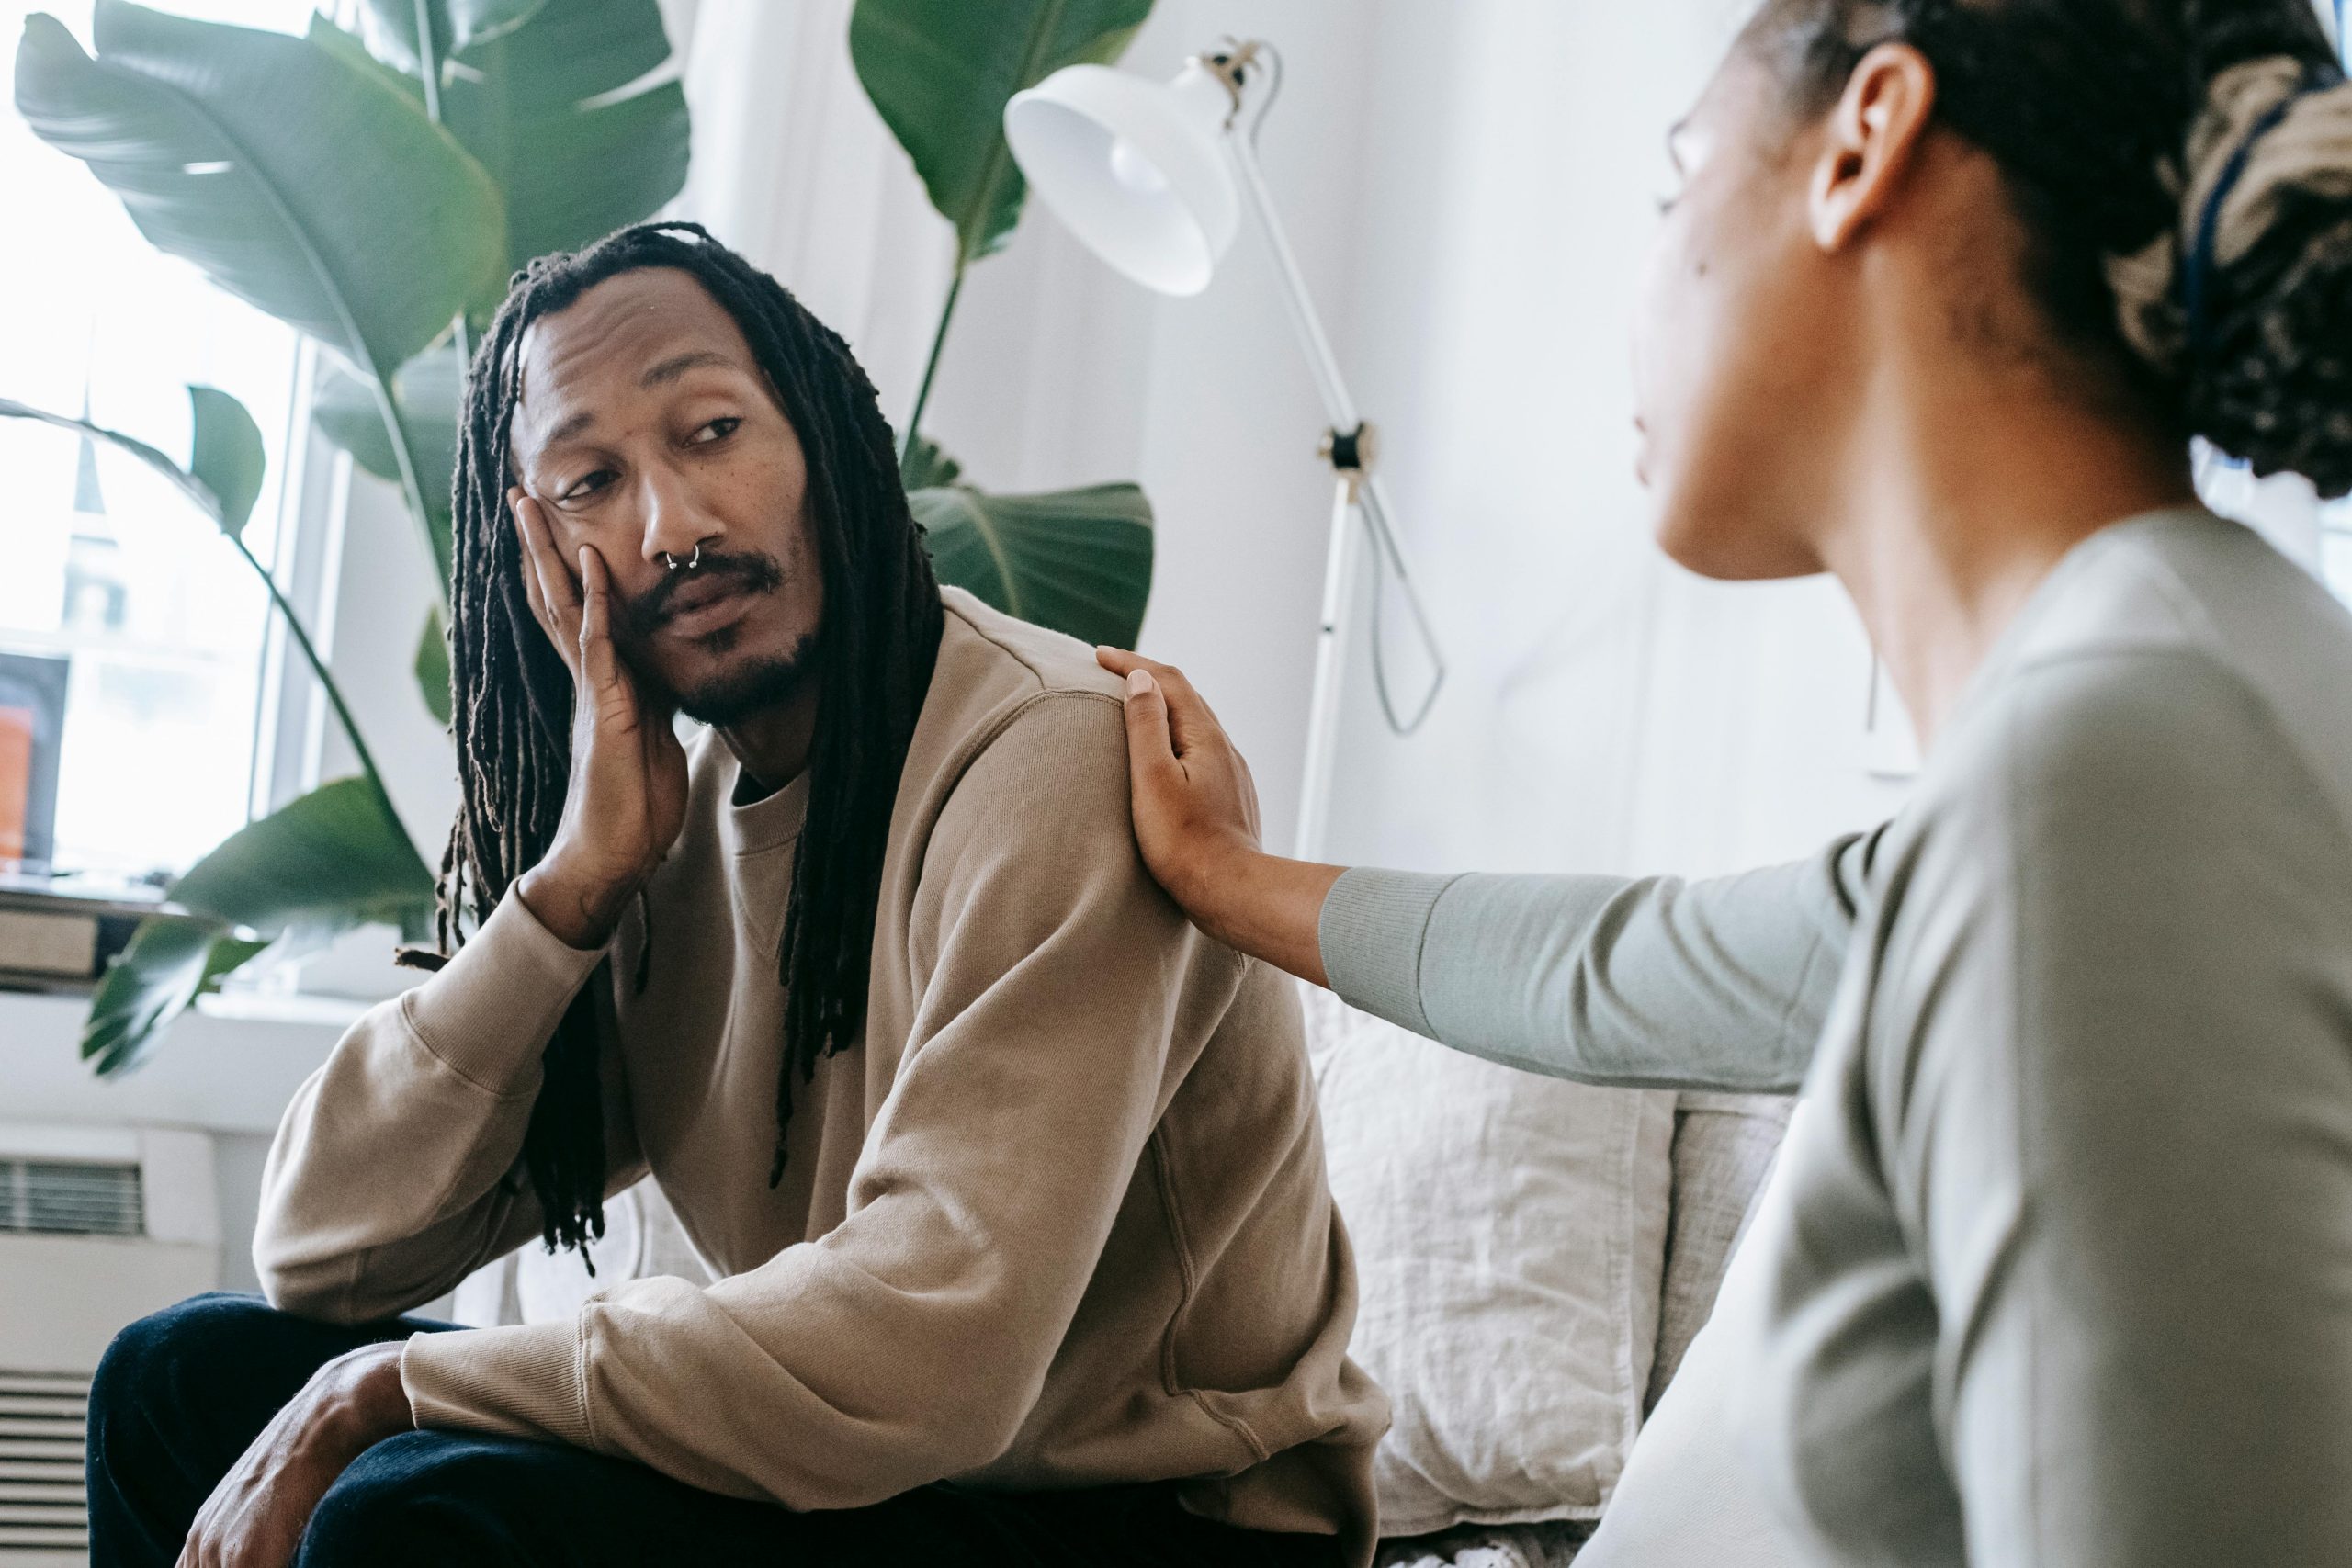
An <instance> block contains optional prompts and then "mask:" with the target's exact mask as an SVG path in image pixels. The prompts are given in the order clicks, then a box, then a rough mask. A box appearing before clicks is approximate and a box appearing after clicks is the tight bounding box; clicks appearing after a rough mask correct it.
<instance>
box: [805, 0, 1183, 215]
mask: <svg viewBox="0 0 2352 1568" xmlns="http://www.w3.org/2000/svg"><path fill="white" fill-rule="evenodd" d="M1150 13H1151V0H988V3H987V4H981V3H979V0H857V9H856V10H854V12H852V13H851V14H850V23H849V49H850V58H851V60H852V61H853V62H855V64H856V66H857V75H858V80H859V81H861V82H863V83H864V84H865V93H866V96H868V97H870V98H872V99H873V100H874V107H876V108H877V109H879V110H881V111H882V118H883V121H884V122H885V123H886V124H888V126H889V128H890V131H891V134H892V135H894V136H896V137H897V138H898V139H899V145H900V146H902V147H904V148H905V149H906V150H907V152H908V155H909V156H910V157H911V158H913V160H914V164H915V172H916V173H917V174H919V175H922V183H923V186H924V188H926V189H927V190H929V191H930V193H931V202H932V205H933V207H936V208H937V209H939V210H940V212H941V213H942V214H944V216H945V217H946V219H947V220H948V221H949V222H951V223H953V224H955V225H956V242H957V244H958V246H959V254H960V255H961V257H962V259H963V260H964V261H966V262H973V261H977V260H978V259H979V258H980V257H982V256H984V255H987V254H989V253H990V252H992V251H995V250H997V249H999V248H1001V246H1002V245H1003V244H1004V243H1005V241H1006V239H1007V238H1008V237H1009V236H1010V235H1011V234H1012V228H1013V225H1014V224H1016V223H1018V222H1019V221H1020V220H1021V203H1022V199H1023V197H1024V196H1025V195H1026V194H1027V187H1026V186H1025V185H1024V184H1023V181H1022V178H1021V171H1020V170H1019V169H1018V168H1016V167H1015V166H1014V164H1013V162H1012V152H1011V151H1010V150H1009V149H1008V148H1007V147H1006V146H1005V142H1004V106H1005V103H1006V102H1007V100H1009V99H1010V98H1011V97H1012V95H1013V94H1015V93H1017V92H1020V91H1021V90H1022V89H1023V88H1024V87H1032V86H1035V85H1036V84H1037V83H1039V82H1040V81H1043V80H1044V79H1045V78H1046V77H1047V76H1049V75H1051V74H1052V73H1055V72H1057V71H1058V70H1060V69H1061V68H1062V67H1063V66H1065V65H1076V64H1080V63H1081V62H1092V63H1095V64H1108V63H1110V62H1112V61H1114V60H1116V59H1117V58H1118V57H1119V55H1120V53H1121V52H1122V51H1125V49H1126V47H1127V40H1128V39H1132V38H1133V37H1134V36H1135V33H1136V28H1139V27H1141V26H1142V25H1143V21H1144V18H1145V17H1148V15H1150Z"/></svg>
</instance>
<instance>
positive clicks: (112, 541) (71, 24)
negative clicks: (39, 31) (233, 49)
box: [0, 0, 311, 875]
mask: <svg viewBox="0 0 2352 1568" xmlns="http://www.w3.org/2000/svg"><path fill="white" fill-rule="evenodd" d="M168 3H169V5H170V8H171V9H173V10H175V11H178V12H181V13H184V14H188V15H194V16H199V17H204V18H206V19H208V20H215V21H230V22H236V23H240V24H243V25H246V26H257V27H270V28H278V29H280V30H286V31H295V30H300V28H302V27H303V26H305V25H306V23H307V21H308V18H309V16H310V13H311V5H310V3H309V0H168ZM37 10H40V11H47V12H49V13H50V14H51V15H52V16H55V17H57V18H58V19H59V20H60V21H62V22H63V23H64V24H65V25H66V26H67V27H68V28H72V29H73V30H74V34H75V36H76V37H78V38H79V39H82V41H83V44H84V46H85V48H86V47H87V46H88V43H89V36H90V35H89V25H90V11H91V5H90V0H33V3H26V0H0V34H4V35H5V36H6V38H8V39H12V40H13V39H17V38H18V37H20V36H21V35H22V32H23V28H24V19H25V17H26V16H27V15H28V13H29V12H32V11H37ZM0 201H5V203H6V209H7V210H8V218H9V225H10V243H8V244H7V245H6V246H0V298H5V299H7V300H8V301H9V302H10V304H9V308H8V309H7V310H6V311H5V312H0V395H6V396H8V397H13V398H16V399H17V400H20V401H23V402H28V403H31V404H34V405H36V406H38V407H41V408H45V409H50V410H53V411H56V412H63V413H74V414H81V413H85V412H86V416H87V417H88V418H89V419H91V420H92V421H94V422H95V423H98V424H100V425H104V426H107V427H110V428H113V429H116V430H120V431H123V432H125V433H127V434H131V435H135V436H137V437H139V438H140V439H141V440H144V441H147V442H150V443H152V444H153V445H154V446H158V447H160V448H162V449H163V450H164V451H165V452H167V453H170V454H172V455H174V456H175V457H185V456H186V454H187V442H188V402H187V390H186V388H187V385H188V384H189V383H191V382H195V383H201V384H206V385H210V386H215V387H219V388H220V389H222V390H224V391H227V392H230V393H232V394H233V395H234V396H235V397H236V398H238V399H239V400H241V401H243V403H244V405H245V406H246V408H247V409H249V410H250V411H251V412H252V413H253V415H254V420H255V421H256V422H257V423H259V424H260V426H261V429H262V434H263V439H264V442H265V445H266V448H267V451H268V456H269V472H268V486H267V488H266V490H265V491H263V493H262V496H261V500H260V502H259V503H258V504H257V505H256V506H255V507H254V515H253V520H252V522H251V524H250V525H249V526H248V529H247V533H246V537H247V539H248V541H249V542H250V543H251V544H252V546H253V547H254V553H255V554H256V555H258V556H259V557H260V558H262V559H263V560H264V561H269V560H272V559H274V558H277V556H279V555H280V554H282V553H284V547H285V545H286V543H287V536H288V533H289V531H290V527H291V519H292V515H293V509H292V508H290V507H289V506H288V505H287V504H286V503H285V500H284V498H285V497H286V496H287V494H288V479H289V473H288V463H289V454H299V453H300V450H301V449H302V446H303V445H304V443H303V442H301V441H289V439H288V434H289V432H292V431H294V430H295V429H296V428H297V426H296V421H297V419H298V417H299V418H301V419H303V420H305V421H307V411H306V410H304V409H302V408H300V406H299V405H300V401H301V400H300V398H299V397H298V389H299V386H298V384H299V381H300V375H301V370H302V366H303V362H304V355H303V353H302V350H301V347H300V344H299V342H298V340H297V335H296V334H295V333H293V332H292V331H291V330H290V329H289V328H288V327H286V326H284V325H282V324H280V323H279V322H277V321H275V320H274V319H272V318H271V317H268V316H266V315H264V314H263V313H262V312H260V311H258V310H254V309H253V308H252V307H250V306H248V305H246V304H244V303H243V301H241V300H237V299H232V298H231V297H229V296H228V295H225V294H223V293H221V292H220V290H218V289H216V288H212V287H211V286H210V285H209V283H207V282H206V281H205V279H204V277H203V276H202V275H201V274H200V273H198V271H197V270H196V269H195V268H194V267H193V266H191V265H188V264H187V263H185V262H182V261H180V260H178V259H176V258H175V257H171V256H167V255H164V254H162V253H161V252H159V251H157V250H156V249H155V248H154V247H153V246H152V245H151V244H149V243H147V241H146V239H145V237H144V236H142V235H141V233H140V232H139V231H138V230H137V228H136V227H135V226H134V225H133V224H132V223H131V221H130V217H129V215H128V214H126V213H125V212H124V210H123V209H122V205H121V203H120V202H119V200H117V199H116V197H115V196H114V194H113V192H111V191H110V190H108V189H107V187H106V186H104V185H102V184H101V183H100V182H99V181H98V180H97V178H96V176H95V175H92V174H91V173H90V172H89V171H88V170H87V169H86V168H85V167H84V166H83V164H81V163H80V162H79V161H77V160H75V159H73V158H70V157H67V156H65V155H64V154H63V153H61V152H56V151H54V150H53V149H51V147H49V146H48V145H47V144H45V143H44V142H42V141H40V139H39V138H37V137H36V136H34V135H33V133H32V132H31V130H29V129H28V127H27V126H26V125H25V123H24V122H23V121H22V120H21V119H20V118H17V116H16V115H15V114H14V113H13V112H6V113H0ZM0 473H5V474H6V475H7V476H8V485H7V489H6V501H5V502H0V506H4V507H5V516H0V529H5V537H6V549H7V551H8V566H7V568H6V570H0V654H7V655H13V656H17V658H18V659H26V658H30V659H33V660H49V661H55V662H54V663H51V664H47V665H38V664H37V665H29V666H28V665H25V664H17V665H16V666H15V667H16V668H17V670H19V671H25V670H28V669H31V670H36V671H38V670H40V669H44V668H45V669H48V670H50V671H58V670H59V669H60V667H62V672H63V674H64V677H65V679H64V687H65V701H64V718H63V729H62V746H61V747H60V754H59V758H58V776H57V787H56V808H55V824H54V850H53V853H52V856H51V858H52V859H53V860H54V861H55V862H56V863H57V864H59V865H60V866H62V867H66V868H70V869H74V870H87V871H96V872H100V873H105V874H119V875H138V874H144V873H147V872H151V871H156V870H168V871H179V870H184V869H186V867H187V864H188V863H190V862H191V861H193V860H194V859H195V858H196V857H197V856H198V855H200V854H202V853H203V852H205V851H206V850H208V849H209V848H211V846H212V845H213V844H215V843H217V842H218V841H219V840H220V839H221V838H222V837H223V836H225V835H226V834H228V833H230V832H232V831H233V830H234V829H237V828H238V827H240V826H241V825H243V823H244V822H245V820H246V819H247V818H248V816H249V814H250V813H249V807H251V805H252V803H253V801H254V795H255V793H256V787H255V781H256V777H257V772H256V763H257V750H258V749H257V744H256V742H257V738H258V737H259V736H260V735H261V734H262V733H263V730H264V726H265V720H266V713H265V707H266V705H265V703H264V701H263V694H264V682H263V665H264V655H265V652H266V649H267V646H268V642H269V638H270V635H271V627H270V623H269V608H268V602H267V599H266V596H265V594H264V593H263V592H262V590H261V587H260V585H259V584H258V583H257V582H255V581H254V579H253V576H252V573H251V571H250V570H248V569H247V568H246V567H245V566H244V564H243V562H241V561H239V560H238V559H237V558H236V556H235V554H234V552H233V551H232V550H231V549H230V548H229V547H227V546H226V545H225V544H224V543H223V542H222V541H221V540H220V538H219V536H217V535H216V534H215V533H214V532H213V530H212V529H211V528H210V527H209V525H207V524H206V523H205V521H204V519H203V518H201V517H200V516H198V514H196V513H194V512H192V511H191V510H190V509H189V508H188V506H187V502H186V501H185V500H184V499H183V498H181V497H180V496H179V495H178V494H177V492H175V491H173V490H172V489H171V488H170V487H169V486H168V485H166V484H165V483H164V481H163V480H162V479H159V478H157V477H155V476H154V475H153V474H152V473H150V472H149V471H148V470H147V469H145V468H142V467H141V466H140V465H139V464H137V463H135V462H133V461H131V460H130V459H129V458H127V457H123V456H121V455H120V454H119V453H116V452H114V451H113V450H112V449H111V448H108V447H107V446H103V445H102V444H98V443H94V442H90V441H87V440H84V439H80V438H77V437H75V436H74V435H72V434H68V433H66V432H62V431H60V430H56V429H54V428H51V427H49V426H44V425H36V424H29V423H25V422H22V421H16V420H0ZM294 488H295V489H296V491H299V488H300V487H299V485H297V486H295V487H294Z"/></svg>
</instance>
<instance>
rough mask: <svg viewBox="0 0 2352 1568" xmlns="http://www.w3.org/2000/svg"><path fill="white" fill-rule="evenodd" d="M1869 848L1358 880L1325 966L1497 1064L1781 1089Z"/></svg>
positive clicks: (1396, 1013)
mask: <svg viewBox="0 0 2352 1568" xmlns="http://www.w3.org/2000/svg"><path fill="white" fill-rule="evenodd" d="M1878 840H1879V834H1878V833H1875V832H1873V833H1870V834H1864V835H1857V836H1854V837H1850V838H1844V839H1840V840H1837V841H1836V842H1834V843H1832V844H1831V845H1829V847H1828V848H1826V849H1825V850H1823V851H1822V852H1820V853H1818V854H1816V855H1815V856H1813V857H1812V858H1811V859H1809V860H1804V861H1799V862H1797V863H1793V864H1791V865H1784V866H1775V867H1772V868H1770V869H1769V870H1764V871H1755V872H1748V873H1746V874H1742V875H1738V876H1726V877H1718V878H1714V879H1712V880H1709V881H1702V882H1683V881H1680V880H1678V879H1676V878H1673V877H1648V878H1643V879H1639V880H1626V879H1624V878H1621V877H1610V876H1490V875H1465V876H1433V875H1426V874H1416V873H1410V872H1397V871H1376V870H1370V869H1358V870H1353V871H1350V872H1348V873H1347V874H1345V875H1343V876H1341V877H1340V880H1339V882H1338V883H1337V884H1336V885H1335V886H1333V887H1332V889H1331V891H1330V894H1329V896H1328V897H1326V899H1325V900H1324V904H1323V913H1322V920H1321V927H1320V931H1319V940H1320V943H1321V947H1322V953H1323V966H1324V969H1325V971H1326V973H1327V974H1328V976H1329V979H1330V982H1331V988H1332V989H1333V990H1334V991H1336V992H1338V993H1339V994H1340V997H1342V998H1345V999H1346V1000H1347V1001H1348V1002H1349V1003H1350V1004H1351V1005H1352V1006H1355V1007H1359V1008H1362V1009H1363V1010H1365V1011H1367V1012H1371V1013H1375V1014H1377V1015H1379V1016H1380V1017H1382V1018H1385V1019H1387V1020H1389V1021H1391V1022H1394V1023H1397V1024H1399V1025H1401V1026H1402V1027H1404V1028H1406V1029H1409V1030H1411V1031H1413V1032H1415V1033H1416V1034H1423V1035H1427V1036H1428V1037H1429V1038H1430V1039H1432V1040H1436V1041H1440V1042H1442V1043H1444V1044H1447V1045H1451V1046H1453V1048H1454V1049H1456V1050H1458V1051H1465V1052H1468V1053H1469V1054H1470V1055H1476V1056H1483V1057H1485V1058H1487V1060H1488V1061H1493V1062H1500V1063H1502V1064H1503V1065H1504V1066H1512V1067H1520V1068H1523V1069H1525V1070H1527V1071H1530V1072H1537V1073H1544V1074H1548V1075H1551V1076H1553V1077H1566V1078H1577V1079H1579V1080H1581V1081H1584V1082H1587V1083H1599V1084H1608V1085H1614V1086H1619V1087H1624V1088H1665V1089H1729V1090H1738V1091H1743V1092H1760V1091H1793V1090H1795V1089H1797V1087H1798V1086H1799V1085H1800V1084H1802V1083H1803V1082H1804V1074H1805V1068H1806V1066H1807V1065H1808V1064H1809V1063H1810V1062H1811V1061H1812V1059H1813V1051H1814V1045H1815V1042H1816V1041H1818V1039H1819V1038H1820V1035H1821V1029H1822V1025H1823V1022H1824V1021H1825V1020H1826V1017H1827V1015H1828V1011H1829V1003H1830V1000H1831V998H1832V997H1833V996H1834V995H1835V993H1836V991H1837V987H1838V974H1839V972H1840V971H1841V969H1842V968H1843V967H1844V964H1845V959H1846V953H1847V948H1848V945H1849V942H1850V941H1851V939H1852V936H1853V931H1854V925H1855V920H1856V918H1857V914H1858V912H1859V911H1860V908H1861V905H1862V901H1863V887H1864V878H1865V874H1866V873H1867V871H1868V869H1869V866H1870V862H1871V853H1872V852H1873V850H1874V848H1875V846H1876V844H1877V843H1878Z"/></svg>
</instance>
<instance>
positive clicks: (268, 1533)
mask: <svg viewBox="0 0 2352 1568" xmlns="http://www.w3.org/2000/svg"><path fill="white" fill-rule="evenodd" d="M404 1345H405V1341H399V1340H396V1341H393V1342H392V1343H390V1344H387V1345H368V1346H365V1347H363V1348H360V1349H357V1350H354V1351H352V1352H351V1353H350V1354H349V1355H347V1356H339V1357H337V1358H336V1359H334V1360H332V1361H329V1362H328V1363H327V1364H326V1365H325V1366H323V1367H321V1368H320V1369H319V1370H318V1371H317V1372H315V1373H313V1374H312V1375H311V1381H310V1382H307V1383H305V1384H303V1385H302V1391H301V1392H300V1393H298V1394H296V1395H295V1396H294V1397H293V1398H292V1399H291V1400H289V1401H288V1403H287V1405H286V1408H284V1409H283V1410H280V1411H279V1412H278V1413H277V1418H276V1419H275V1420H273V1421H271V1422H270V1424H269V1425H268V1426H267V1427H264V1428H263V1430H262V1434H261V1436H260V1437H258V1438H254V1440H253V1446H252V1447H250V1448H248V1449H247V1450H245V1452H244V1457H243V1458H242V1459H240V1460H238V1461H237V1462H236V1465H235V1467H234V1468H232V1470H231V1471H230V1472H229V1473H228V1474H227V1475H225V1476H223V1477H222V1478H221V1481H220V1485H218V1486H216V1487H214V1488H213V1489H212V1495H211V1496H209V1497H208V1498H206V1499H205V1503H204V1506H203V1507H202V1508H201V1509H199V1510H198V1513H197V1516H196V1524H195V1525H194V1527H193V1528H191V1529H189V1531H188V1535H187V1546H185V1547H183V1548H182V1549H181V1551H180V1559H179V1568H285V1565H286V1564H287V1563H288V1562H292V1561H293V1560H294V1551H295V1549H296V1548H297V1547H299V1546H300V1545H301V1543H302V1531H303V1530H304V1529H306V1528H307V1527H308V1526H309V1524H310V1522H311V1514H312V1513H313V1512H314V1511H316V1509H317V1508H318V1506H319V1499H320V1498H322V1497H323V1496H325V1495H326V1494H327V1488H328V1487H330V1486H333V1485H334V1483H335V1479H336V1478H337V1477H338V1476H340V1475H342V1473H343V1472H345V1470H348V1469H349V1468H350V1467H351V1462H352V1461H354V1460H356V1459H357V1458H358V1457H359V1456H360V1455H361V1454H363V1453H366V1452H367V1451H368V1450H369V1449H370V1448H373V1447H374V1446H375V1445H376V1444H378V1443H379V1442H382V1441H383V1440H384V1439H385V1438H389V1437H391V1436H393V1435H394V1434H396V1433H400V1432H405V1431H409V1430H411V1429H412V1428H413V1427H414V1426H415V1421H414V1420H413V1417H412V1416H410V1414H409V1404H408V1393H407V1392H406V1391H405V1390H404V1389H403V1388H402V1387H401V1349H402V1348H404Z"/></svg>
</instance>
